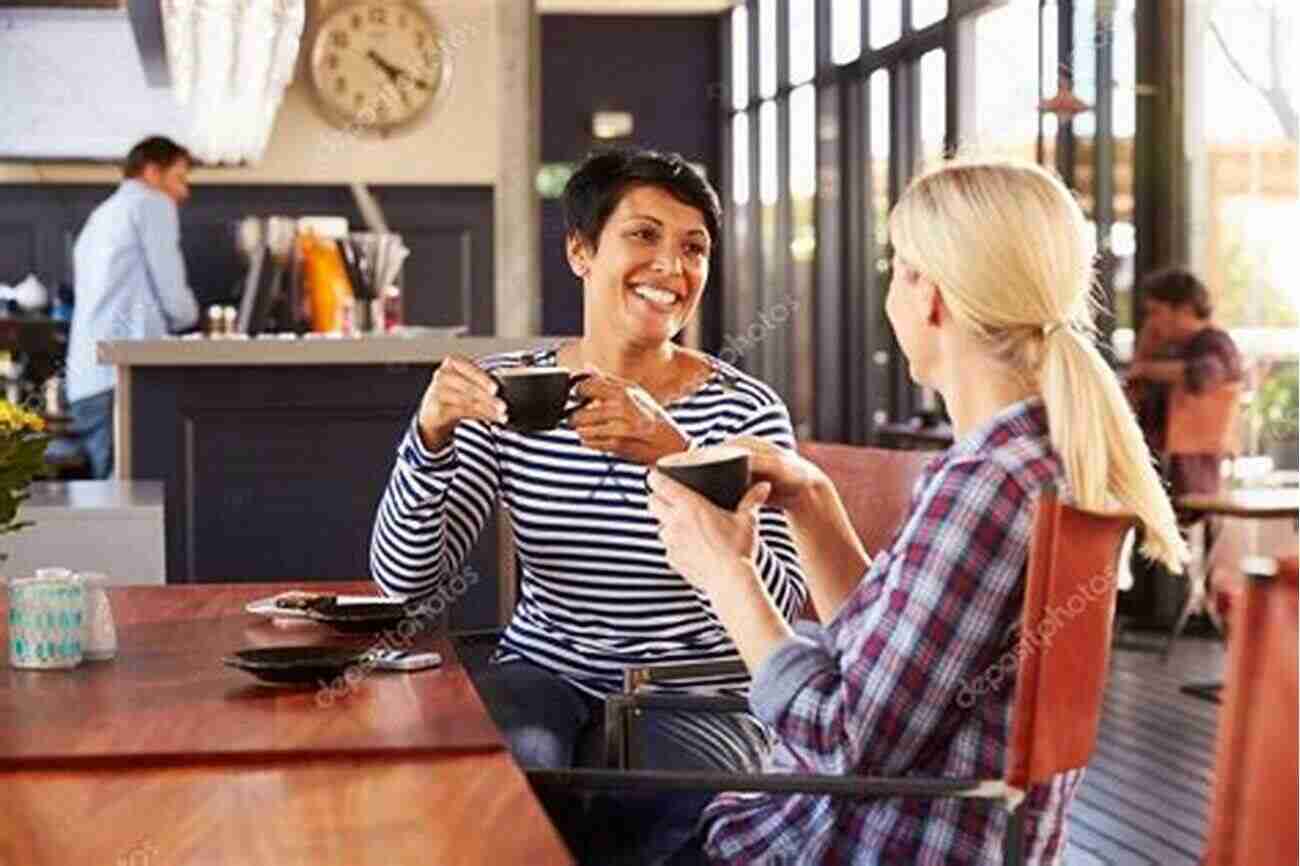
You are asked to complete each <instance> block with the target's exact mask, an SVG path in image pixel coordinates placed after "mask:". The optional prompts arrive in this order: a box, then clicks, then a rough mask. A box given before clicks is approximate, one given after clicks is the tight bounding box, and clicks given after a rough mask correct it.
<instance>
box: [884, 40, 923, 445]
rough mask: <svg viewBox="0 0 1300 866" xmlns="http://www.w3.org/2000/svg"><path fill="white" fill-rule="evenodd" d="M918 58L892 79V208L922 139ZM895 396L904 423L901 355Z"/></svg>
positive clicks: (910, 407) (910, 402)
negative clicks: (919, 140)
mask: <svg viewBox="0 0 1300 866" xmlns="http://www.w3.org/2000/svg"><path fill="white" fill-rule="evenodd" d="M919 59H920V58H919V56H912V57H906V58H905V59H904V60H903V61H902V62H901V63H899V64H898V65H897V66H896V67H895V68H894V70H893V75H891V76H890V85H891V86H890V115H889V135H890V139H891V142H890V145H891V146H890V149H889V156H890V172H889V202H890V206H891V207H892V206H893V203H894V202H896V201H898V199H899V197H900V196H901V195H902V194H903V190H904V188H906V186H907V182H908V181H909V180H910V179H911V177H912V174H913V171H914V170H915V166H916V157H917V141H918V139H919V138H920V125H921V117H920V114H921V110H920V109H921V99H920V94H919V93H918V92H917V91H918V88H917V78H918V77H919V73H920V69H919ZM891 362H892V363H891V367H892V371H893V385H894V387H893V393H892V394H891V395H890V403H889V413H890V418H891V420H897V421H901V420H904V419H906V418H910V417H911V416H912V412H913V411H914V409H915V405H916V394H915V390H916V389H915V386H914V385H913V383H912V379H911V376H910V374H909V372H908V367H907V362H906V359H905V358H903V357H902V352H901V351H899V352H895V353H894V354H893V357H892V359H891Z"/></svg>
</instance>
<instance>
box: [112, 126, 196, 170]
mask: <svg viewBox="0 0 1300 866" xmlns="http://www.w3.org/2000/svg"><path fill="white" fill-rule="evenodd" d="M179 159H183V160H185V161H186V162H188V163H189V164H190V165H193V164H194V157H192V156H190V152H189V151H188V150H186V149H185V148H183V147H181V146H180V145H179V144H177V143H176V142H174V141H172V140H171V139H170V138H166V137H164V136H161V135H151V136H149V137H148V138H146V139H145V140H144V141H142V142H140V143H139V144H137V145H136V146H135V147H133V148H131V152H130V153H128V154H127V155H126V165H125V166H124V167H123V169H122V174H124V175H126V176H127V177H139V176H140V172H142V171H144V167H145V166H146V165H149V164H150V163H152V164H153V165H156V166H158V167H159V168H161V169H168V168H171V167H172V164H173V163H174V162H176V161H177V160H179Z"/></svg>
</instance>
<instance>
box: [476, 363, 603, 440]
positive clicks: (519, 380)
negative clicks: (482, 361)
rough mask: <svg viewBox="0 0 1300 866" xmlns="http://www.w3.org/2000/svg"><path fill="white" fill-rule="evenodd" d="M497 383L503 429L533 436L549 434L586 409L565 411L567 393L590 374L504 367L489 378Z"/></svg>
mask: <svg viewBox="0 0 1300 866" xmlns="http://www.w3.org/2000/svg"><path fill="white" fill-rule="evenodd" d="M488 375H489V376H491V377H492V378H493V379H495V380H496V382H497V385H498V386H499V390H498V391H497V396H498V397H500V398H501V400H502V402H504V403H505V404H506V426H507V427H510V428H512V429H514V430H521V431H524V432H535V431H538V430H552V429H554V428H556V427H558V426H560V422H561V421H563V420H564V419H565V418H567V417H569V416H570V415H572V414H573V413H574V412H576V411H578V409H580V408H582V407H583V406H585V405H586V403H587V401H586V400H585V399H584V400H581V401H579V403H578V405H577V406H574V407H573V408H572V409H570V410H568V411H567V412H566V411H565V409H564V407H565V405H566V404H567V403H568V402H569V392H570V391H572V390H573V386H574V385H577V384H578V383H579V382H581V381H582V380H583V379H586V378H588V377H590V375H591V374H590V373H572V372H570V371H569V370H568V369H567V368H565V367H504V368H502V369H500V370H493V371H492V372H491V373H489V374H488Z"/></svg>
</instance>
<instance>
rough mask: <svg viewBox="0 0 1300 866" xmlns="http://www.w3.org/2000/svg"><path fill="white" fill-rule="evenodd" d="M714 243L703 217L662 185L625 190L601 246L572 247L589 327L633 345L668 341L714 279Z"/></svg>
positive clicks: (574, 240)
mask: <svg viewBox="0 0 1300 866" xmlns="http://www.w3.org/2000/svg"><path fill="white" fill-rule="evenodd" d="M711 242H712V239H711V238H710V237H709V232H708V229H707V228H706V227H705V221H704V214H703V213H702V212H701V211H700V210H699V209H698V208H695V207H692V206H691V205H688V204H684V203H682V202H681V201H679V200H678V199H676V198H674V197H673V196H672V194H670V193H669V192H668V191H667V190H664V189H662V188H661V187H658V186H652V185H640V186H633V187H630V188H628V190H627V191H626V192H625V193H624V194H623V197H622V198H621V199H620V200H619V202H618V206H617V207H615V208H614V211H613V213H611V214H610V216H609V219H608V220H606V222H605V225H604V228H602V229H601V232H600V237H599V244H598V246H597V248H596V249H594V250H593V249H591V248H590V247H588V246H587V245H586V244H584V243H583V242H582V240H581V238H578V237H576V236H575V237H571V238H570V239H569V242H568V253H569V263H570V265H571V266H572V267H573V269H574V272H575V273H577V274H578V275H579V276H580V277H581V278H582V281H583V287H584V290H585V302H586V305H587V316H586V320H587V323H588V329H589V330H590V329H591V328H599V329H600V331H601V333H602V334H610V335H618V336H621V337H622V338H623V339H624V340H625V341H627V342H629V343H631V344H634V345H643V346H653V345H658V344H661V343H664V342H666V341H668V340H671V339H672V338H673V337H674V336H675V335H676V334H677V332H678V331H680V330H681V329H682V328H683V327H684V326H685V325H686V323H687V322H688V321H689V320H690V317H691V316H692V315H693V314H694V312H695V309H696V307H697V306H699V301H700V296H701V295H702V294H703V292H704V286H705V284H706V283H707V282H708V279H709V256H710V253H711V246H710V245H711Z"/></svg>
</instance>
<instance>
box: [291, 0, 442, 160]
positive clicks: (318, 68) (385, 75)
mask: <svg viewBox="0 0 1300 866" xmlns="http://www.w3.org/2000/svg"><path fill="white" fill-rule="evenodd" d="M445 46H446V42H445V40H443V39H442V34H441V32H440V30H439V27H438V25H437V23H436V22H435V21H434V19H433V17H432V16H431V15H430V14H429V13H428V12H427V11H425V10H424V8H423V7H421V6H420V5H418V4H417V3H415V2H406V0H367V2H350V3H346V4H344V5H341V6H337V7H335V8H333V9H327V10H326V11H325V13H324V17H323V18H322V19H321V21H320V23H319V24H318V25H317V27H316V28H315V32H314V33H313V35H312V38H311V44H310V54H309V58H308V62H309V64H310V77H311V84H312V89H313V90H314V91H315V94H316V101H317V105H318V107H319V108H320V110H321V113H322V115H323V116H324V117H325V118H326V119H327V120H328V121H329V122H331V123H333V124H335V125H336V126H340V127H343V128H345V129H348V130H349V131H352V132H357V133H362V134H365V133H375V134H379V135H387V134H389V133H391V132H393V131H396V130H399V129H404V128H407V127H410V126H413V125H415V124H416V123H418V122H419V121H420V120H421V119H423V118H424V117H425V116H426V115H427V114H428V112H429V110H430V109H431V108H432V107H433V105H434V103H435V102H436V101H437V98H438V96H439V95H440V94H442V93H443V92H445V91H446V89H447V86H448V84H449V83H450V76H451V66H450V58H449V57H448V55H447V52H446V51H445Z"/></svg>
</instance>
